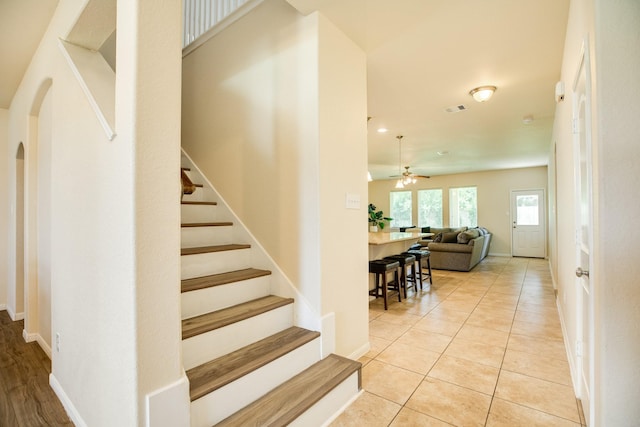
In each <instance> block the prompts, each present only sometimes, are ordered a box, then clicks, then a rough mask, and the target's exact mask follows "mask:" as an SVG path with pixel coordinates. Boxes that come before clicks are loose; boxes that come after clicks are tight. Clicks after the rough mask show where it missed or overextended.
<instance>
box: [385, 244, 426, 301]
mask: <svg viewBox="0 0 640 427" xmlns="http://www.w3.org/2000/svg"><path fill="white" fill-rule="evenodd" d="M384 259H389V260H394V261H398V263H399V264H400V282H399V283H400V287H401V288H403V289H404V297H405V298H406V297H407V286H408V284H407V283H408V282H407V275H408V274H409V268H410V267H411V269H412V271H413V274H415V273H416V271H415V270H416V267H415V264H414V263H415V262H416V257H415V256H414V255H411V254H398V255H391V256H388V257H385V258H384ZM415 286H416V285H415V283H414V284H413V290H414V291H416V292H417V291H418V289H417V288H416V287H415ZM398 292H401V290H400V289H398Z"/></svg>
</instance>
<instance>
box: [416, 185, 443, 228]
mask: <svg viewBox="0 0 640 427" xmlns="http://www.w3.org/2000/svg"><path fill="white" fill-rule="evenodd" d="M418 227H438V228H441V227H442V189H441V188H438V189H434V190H418Z"/></svg>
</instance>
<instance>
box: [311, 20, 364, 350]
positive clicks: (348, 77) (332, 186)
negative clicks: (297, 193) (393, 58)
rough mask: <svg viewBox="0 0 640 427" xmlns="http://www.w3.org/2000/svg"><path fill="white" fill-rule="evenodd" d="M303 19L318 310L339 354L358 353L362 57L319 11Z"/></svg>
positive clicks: (361, 249) (361, 340)
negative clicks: (314, 45) (312, 24)
mask: <svg viewBox="0 0 640 427" xmlns="http://www.w3.org/2000/svg"><path fill="white" fill-rule="evenodd" d="M307 19H316V20H317V22H318V24H317V25H318V43H319V52H318V57H319V61H318V67H319V72H318V84H319V91H318V105H319V135H320V139H319V175H320V222H319V225H320V230H321V231H320V247H321V264H320V265H321V274H322V315H323V316H324V315H326V314H328V313H335V322H336V325H337V327H336V343H335V346H336V352H337V353H339V354H343V355H349V356H352V357H359V356H362V355H363V354H364V353H366V351H367V350H368V348H367V343H368V342H369V336H368V334H369V329H368V323H367V322H363V319H367V318H368V312H369V296H368V289H369V279H368V268H367V265H368V257H369V252H368V229H367V227H368V222H367V191H368V187H367V127H366V123H367V120H366V117H367V84H366V83H367V78H366V76H367V69H366V57H365V54H364V52H363V51H362V50H361V49H360V48H359V47H358V46H357V45H356V44H355V43H354V42H353V41H352V40H350V39H349V38H348V37H347V36H346V35H345V34H344V33H342V32H341V31H340V30H338V29H337V28H336V27H335V26H334V25H333V24H332V23H331V22H330V21H329V20H328V19H327V18H325V17H324V16H322V15H321V14H319V13H318V12H315V13H314V14H313V15H310V16H309V17H308V18H307ZM347 194H349V195H350V196H357V197H359V198H360V208H359V209H347V208H346V205H345V203H346V197H347Z"/></svg>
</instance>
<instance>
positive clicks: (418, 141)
mask: <svg viewBox="0 0 640 427" xmlns="http://www.w3.org/2000/svg"><path fill="white" fill-rule="evenodd" d="M288 1H289V3H291V4H292V5H293V6H294V7H296V8H298V10H300V11H301V12H303V13H308V12H311V11H313V10H319V11H320V12H322V13H323V15H325V16H326V17H327V18H328V19H329V20H330V21H332V22H333V23H334V24H335V25H336V26H337V27H338V28H340V29H341V30H342V31H343V32H344V33H345V34H347V35H348V36H349V37H350V38H351V39H353V40H354V41H355V42H356V43H357V44H358V45H359V46H360V47H361V48H362V49H363V50H364V51H365V53H366V54H367V85H368V115H369V116H370V117H371V120H370V121H369V123H368V146H369V171H370V172H371V174H372V176H373V178H374V179H389V177H390V175H398V168H399V166H400V165H399V153H398V151H399V150H398V140H397V139H396V136H397V135H403V139H402V160H401V165H402V166H405V165H407V166H411V170H412V172H415V173H418V174H422V175H442V174H452V173H462V172H472V171H481V170H495V169H507V168H517V167H528V166H540V165H546V164H547V159H548V150H549V146H550V142H551V134H552V126H553V118H554V112H555V105H556V103H555V99H554V96H555V85H556V82H557V81H558V80H559V79H560V67H561V62H562V52H563V49H564V37H565V28H566V24H567V19H568V11H569V0H536V1H523V0H482V1H479V0H394V1H393V2H389V1H388V0H348V1H345V0H288ZM391 4H392V5H393V7H391V6H390V5H391ZM483 85H494V86H497V87H498V89H497V91H496V92H495V94H494V96H493V98H491V99H490V100H489V101H487V102H484V103H478V102H476V101H474V100H473V98H472V97H471V96H470V95H469V91H470V90H471V89H473V88H474V87H478V86H483ZM458 105H464V106H465V107H466V108H467V109H466V110H464V111H460V112H456V113H448V112H446V111H445V110H446V109H447V108H448V107H452V106H458ZM525 116H532V117H533V121H532V122H531V123H529V124H525V123H523V118H524V117H525ZM380 127H385V128H387V129H388V132H387V133H378V132H377V129H378V128H380ZM438 152H441V153H443V152H447V154H445V155H439V154H438Z"/></svg>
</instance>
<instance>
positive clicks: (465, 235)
mask: <svg viewBox="0 0 640 427" xmlns="http://www.w3.org/2000/svg"><path fill="white" fill-rule="evenodd" d="M479 236H480V232H479V231H478V230H477V229H475V228H472V229H471V230H467V231H463V232H462V233H460V234H458V243H460V244H463V245H466V244H467V243H469V241H471V240H473V239H475V238H476V237H479Z"/></svg>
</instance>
